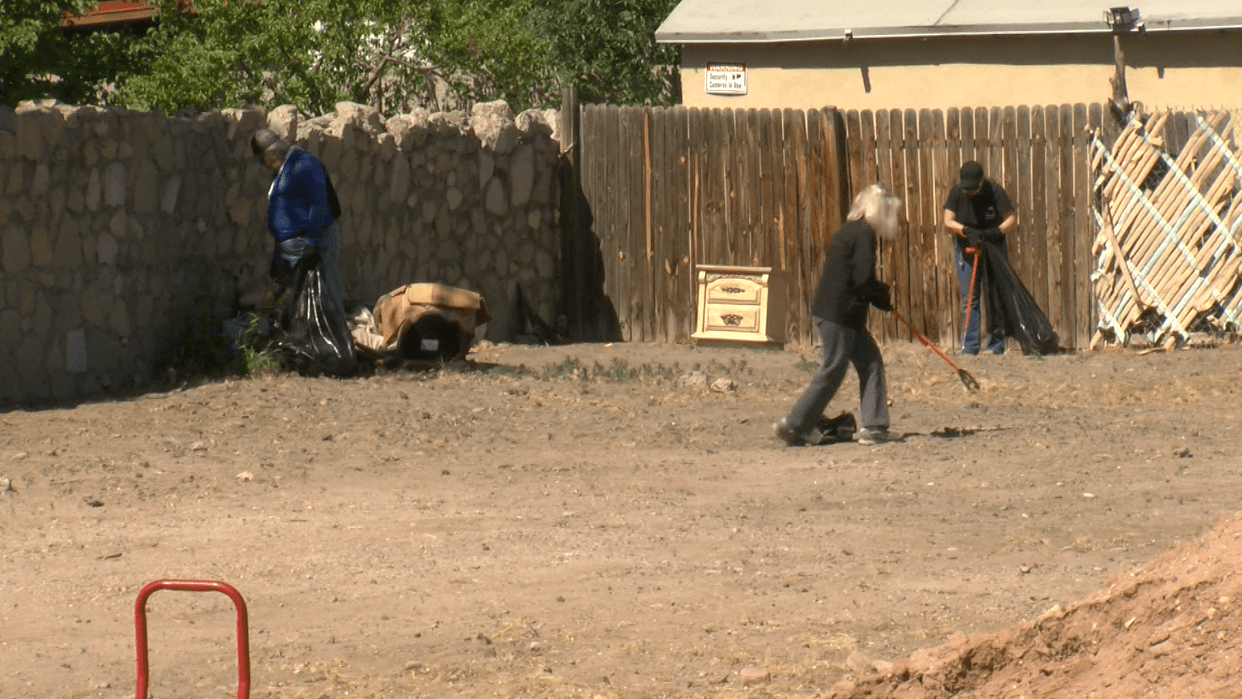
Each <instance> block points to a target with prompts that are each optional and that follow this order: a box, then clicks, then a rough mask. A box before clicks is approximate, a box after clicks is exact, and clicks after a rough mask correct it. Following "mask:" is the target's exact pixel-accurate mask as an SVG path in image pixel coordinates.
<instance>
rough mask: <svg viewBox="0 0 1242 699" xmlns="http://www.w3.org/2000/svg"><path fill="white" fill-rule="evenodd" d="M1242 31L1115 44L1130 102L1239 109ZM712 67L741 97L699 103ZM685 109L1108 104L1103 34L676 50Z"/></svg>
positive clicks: (1109, 70)
mask: <svg viewBox="0 0 1242 699" xmlns="http://www.w3.org/2000/svg"><path fill="white" fill-rule="evenodd" d="M1240 44H1242V31H1235V32H1224V31H1212V32H1193V33H1185V32H1183V33H1176V34H1174V33H1162V34H1157V33H1150V34H1132V35H1126V36H1123V37H1122V38H1121V46H1122V50H1123V52H1124V54H1125V59H1126V65H1127V70H1126V83H1127V88H1128V91H1129V96H1130V99H1131V100H1132V101H1138V102H1142V103H1144V104H1145V105H1147V106H1148V107H1152V108H1164V107H1225V108H1237V107H1242V90H1238V89H1237V86H1238V85H1240V84H1242V50H1239V45H1240ZM709 61H711V62H725V63H733V62H742V63H745V64H746V73H747V94H746V95H715V94H707V93H706V92H705V86H704V77H705V75H704V73H705V71H704V68H705V66H706V64H707V63H708V62H709ZM681 70H682V74H681V79H682V93H683V98H682V99H683V104H684V105H685V106H687V107H730V108H765V107H766V108H793V109H815V108H819V107H825V106H834V107H837V108H839V109H847V110H848V109H871V110H876V109H898V108H900V109H904V108H931V109H947V108H949V107H967V106H969V107H993V106H1006V105H1019V104H1065V103H1070V104H1075V103H1086V104H1091V103H1098V102H1101V101H1104V100H1107V99H1108V98H1109V97H1110V96H1111V95H1112V87H1111V85H1110V83H1109V80H1110V79H1111V78H1112V77H1113V75H1114V72H1115V71H1114V61H1113V40H1112V36H1111V35H1106V34H1099V35H1064V36H1046V37H1037V36H1025V37H1024V36H1011V37H960V38H949V37H938V38H923V39H873V40H856V41H853V42H850V43H849V44H848V45H846V44H844V43H842V42H840V41H831V42H825V41H820V42H799V43H785V44H744V43H737V44H688V45H685V46H683V47H682V66H681Z"/></svg>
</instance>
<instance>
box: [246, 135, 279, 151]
mask: <svg viewBox="0 0 1242 699" xmlns="http://www.w3.org/2000/svg"><path fill="white" fill-rule="evenodd" d="M277 143H280V136H277V135H276V132H275V131H272V130H271V129H259V130H258V131H255V132H254V136H252V137H251V138H250V149H251V150H253V151H254V154H255V155H263V152H264V151H266V150H267V149H268V148H271V147H272V146H274V145H276V144H277Z"/></svg>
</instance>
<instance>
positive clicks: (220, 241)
mask: <svg viewBox="0 0 1242 699" xmlns="http://www.w3.org/2000/svg"><path fill="white" fill-rule="evenodd" d="M264 125H267V126H270V128H272V129H273V130H275V131H277V132H278V133H281V134H282V135H286V136H288V135H291V134H292V132H293V131H294V130H295V129H296V143H297V144H298V145H300V146H302V147H304V148H306V149H307V150H308V151H310V152H312V153H314V154H316V155H318V156H319V157H320V158H322V159H323V161H324V164H325V165H326V167H327V169H328V172H329V174H330V176H331V177H332V180H333V184H334V186H335V188H336V190H337V193H338V195H339V198H340V200H341V205H342V209H343V214H342V216H341V219H340V222H339V223H340V227H341V236H342V248H341V273H342V280H343V283H344V286H345V295H346V298H347V299H348V300H350V301H354V302H358V303H361V304H363V305H366V306H372V305H374V302H375V300H376V299H378V298H379V296H380V295H381V294H383V293H386V292H387V291H390V290H392V289H394V288H396V287H399V286H401V285H403V284H406V283H410V282H439V283H443V284H450V285H453V286H458V287H462V288H466V289H470V290H472V291H478V292H480V293H482V294H483V296H484V299H485V301H486V303H487V305H488V308H489V310H490V311H491V312H492V315H493V316H494V318H493V320H492V322H491V323H489V324H488V326H487V329H486V332H487V336H488V338H489V339H493V340H499V339H507V337H508V336H509V334H510V333H511V332H513V323H514V322H515V319H514V318H513V311H512V310H511V306H512V305H513V296H514V287H515V285H516V284H520V285H521V289H522V293H523V295H524V296H525V297H526V299H527V300H528V301H529V302H530V303H531V305H532V307H533V309H534V310H535V312H536V313H538V314H539V315H540V316H541V317H542V318H545V319H548V320H552V319H554V318H555V317H556V314H557V309H558V304H559V300H558V292H557V288H558V287H557V278H558V274H559V269H558V267H559V264H560V255H559V249H560V248H559V246H560V242H559V240H560V239H559V232H558V229H557V225H558V218H559V217H558V210H557V208H556V205H557V202H558V194H557V192H556V187H557V177H556V176H555V174H556V166H557V153H558V147H557V144H556V141H555V139H556V137H557V114H556V112H554V111H550V112H524V113H522V114H520V115H518V116H517V117H516V118H515V117H514V116H513V114H512V112H511V111H510V110H509V108H508V106H507V105H505V104H504V103H503V102H493V103H488V104H481V105H478V106H476V107H475V108H474V110H473V111H472V112H471V113H470V114H468V115H467V114H464V113H461V112H450V113H437V114H428V113H426V112H416V113H412V114H404V115H400V116H396V117H393V118H390V119H388V120H386V121H385V120H383V119H382V118H381V117H380V115H379V114H378V113H377V112H376V111H375V110H373V109H370V108H368V107H365V106H362V105H357V104H352V103H341V104H338V105H337V111H336V112H335V113H333V114H328V115H324V116H321V117H318V118H314V119H309V120H307V119H301V120H299V119H298V118H297V115H296V110H294V109H293V108H292V107H281V108H278V109H274V110H272V111H271V112H270V113H268V112H265V111H263V110H258V109H245V110H223V111H213V112H210V113H203V114H198V115H194V116H181V117H165V116H162V115H159V114H157V113H145V112H133V111H127V110H124V109H114V108H108V109H99V108H94V107H68V106H64V105H59V104H55V103H52V104H44V103H39V104H32V103H24V104H23V105H22V106H21V107H19V108H18V109H16V110H14V109H9V108H0V191H2V193H3V196H2V197H0V406H14V405H28V404H34V403H39V402H42V401H46V400H50V399H62V398H68V397H73V396H85V395H92V394H98V393H101V392H102V393H106V392H109V391H114V390H116V389H119V388H122V387H125V386H128V385H133V384H138V385H142V384H144V383H145V382H148V381H150V380H151V378H152V377H153V376H154V375H155V373H156V372H157V371H159V370H160V369H161V368H163V367H165V366H168V365H170V364H171V363H175V362H176V360H177V358H178V356H179V353H180V352H184V351H185V349H186V345H187V343H192V342H198V341H199V340H200V338H206V337H207V336H208V335H209V334H214V333H216V332H217V331H218V327H219V323H220V322H221V321H223V320H224V319H225V318H227V317H229V316H230V315H232V314H233V312H234V309H236V308H238V307H240V306H245V305H253V304H255V303H256V302H258V301H259V299H260V298H261V297H262V295H263V294H264V293H265V291H266V289H267V286H268V279H267V266H268V261H269V260H270V256H271V249H272V242H271V237H270V236H269V235H268V233H267V228H266V224H265V221H266V212H267V189H268V184H269V183H270V181H271V172H270V171H269V170H267V169H266V168H264V167H263V165H262V164H260V163H259V161H258V160H257V159H256V158H255V157H254V156H253V154H252V153H251V151H250V146H249V139H250V136H251V135H252V134H253V133H254V131H255V130H256V129H258V128H260V127H261V126H264Z"/></svg>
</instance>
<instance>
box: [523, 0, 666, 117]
mask: <svg viewBox="0 0 1242 699" xmlns="http://www.w3.org/2000/svg"><path fill="white" fill-rule="evenodd" d="M677 3H678V0H551V1H549V2H545V3H543V4H542V7H541V8H540V9H539V10H537V11H535V12H534V13H533V18H534V23H535V26H536V27H537V31H538V32H539V35H540V36H542V37H543V38H544V39H545V40H546V41H547V42H548V43H549V45H550V48H549V51H550V53H551V55H552V56H554V57H555V61H556V69H557V72H558V73H559V74H560V75H561V76H562V80H563V81H564V82H565V83H567V84H572V85H574V86H575V87H576V88H577V90H578V99H579V100H581V101H583V102H610V103H614V104H622V105H639V104H652V105H670V104H676V103H678V102H679V101H680V100H681V90H680V83H679V81H678V71H677V64H678V54H677V49H676V47H673V46H663V45H659V44H656V43H655V31H656V29H658V28H659V26H660V24H661V23H662V22H663V21H664V19H665V18H666V17H668V15H669V13H671V12H672V11H673V8H674V7H676V6H677Z"/></svg>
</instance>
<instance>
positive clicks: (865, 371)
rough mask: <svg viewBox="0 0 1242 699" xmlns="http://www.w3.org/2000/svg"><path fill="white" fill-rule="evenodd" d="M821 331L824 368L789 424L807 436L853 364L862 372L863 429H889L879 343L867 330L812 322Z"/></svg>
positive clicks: (797, 404)
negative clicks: (877, 344) (877, 343)
mask: <svg viewBox="0 0 1242 699" xmlns="http://www.w3.org/2000/svg"><path fill="white" fill-rule="evenodd" d="M812 320H814V322H815V327H816V329H818V330H819V340H820V344H821V347H820V364H819V369H817V370H816V371H815V375H814V376H812V377H811V384H810V385H809V386H807V387H806V391H805V392H803V394H802V397H801V398H799V399H798V402H796V403H794V407H793V409H792V410H790V411H789V416H788V417H786V418H785V421H786V422H787V423H788V424H789V426H790V427H792V428H793V429H794V433H795V434H805V433H806V432H807V431H808V430H810V429H811V428H812V427H814V426H815V423H816V422H818V421H819V416H820V415H823V414H824V408H827V407H828V403H829V402H830V401H831V400H832V396H833V395H834V394H835V393H836V392H837V389H838V388H840V387H841V381H842V379H844V378H845V370H846V369H848V368H849V366H850V365H851V364H853V365H854V370H855V371H857V372H858V390H859V393H860V396H859V397H860V399H861V403H860V405H859V413H860V414H859V417H860V418H861V422H862V426H863V427H870V428H880V427H883V428H885V429H887V428H888V387H887V386H886V385H885V383H884V359H883V357H881V356H880V348H879V347H877V346H876V344H875V339H874V338H872V337H871V333H869V332H867V331H866V330H854V329H853V328H847V327H845V326H844V325H839V324H837V323H833V322H831V321H827V320H823V319H820V318H812Z"/></svg>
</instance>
